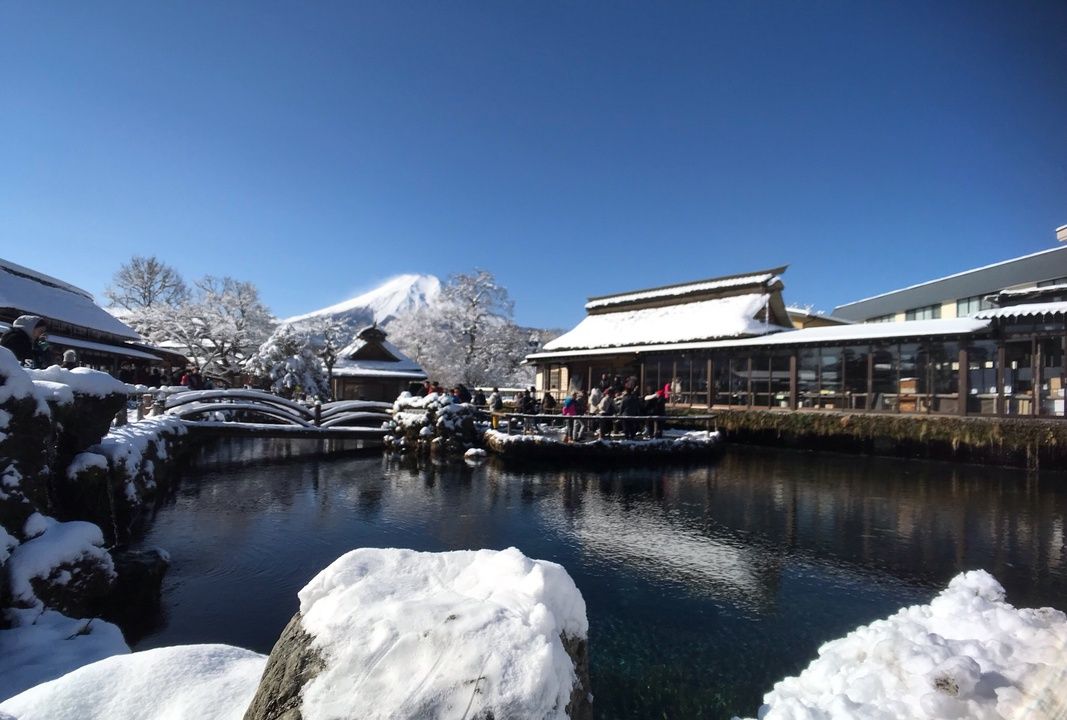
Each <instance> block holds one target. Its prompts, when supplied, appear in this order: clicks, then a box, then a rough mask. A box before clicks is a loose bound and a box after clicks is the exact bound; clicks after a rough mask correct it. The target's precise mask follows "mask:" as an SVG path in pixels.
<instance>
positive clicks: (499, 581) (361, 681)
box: [299, 548, 589, 720]
mask: <svg viewBox="0 0 1067 720" xmlns="http://www.w3.org/2000/svg"><path fill="white" fill-rule="evenodd" d="M299 596H300V613H301V616H302V620H301V623H302V625H303V628H304V629H305V630H306V631H307V632H308V633H309V634H310V635H311V636H312V638H313V642H312V646H313V647H314V648H315V649H316V650H318V652H319V653H320V654H321V655H322V656H323V658H324V660H325V665H326V666H325V669H324V670H323V671H322V672H321V673H320V674H319V675H318V676H316V677H315V678H314V679H313V680H311V681H310V682H309V683H308V684H307V685H306V686H305V687H304V690H303V707H302V708H301V712H302V716H303V718H304V719H305V720H320V719H325V718H337V717H348V716H349V714H350V712H351V710H352V708H360V711H361V717H366V718H393V717H405V718H417V717H446V716H447V717H460V716H462V715H464V711H465V709H466V710H467V711H468V713H467V715H466V716H467V717H479V716H480V712H481V711H483V710H487V709H491V710H492V712H493V716H495V717H499V718H528V719H535V718H564V717H566V715H565V712H564V711H565V707H566V705H567V703H568V701H569V699H570V694H571V689H572V686H573V684H574V683H575V681H576V674H575V670H574V665H573V663H572V661H571V659H570V657H569V656H568V654H567V651H566V650H565V648H564V646H563V642H562V641H561V639H560V636H561V635H566V636H567V637H568V638H576V639H577V638H585V637H586V635H587V632H588V627H589V626H588V622H587V620H586V614H585V601H584V600H583V599H582V596H581V593H579V592H578V589H577V587H576V586H575V585H574V581H573V580H571V578H570V576H569V575H568V574H567V571H566V570H564V569H563V567H561V566H560V565H557V564H555V563H551V562H545V561H542V560H531V559H529V558H527V557H525V556H524V555H523V554H522V553H521V552H519V551H518V550H516V549H515V548H509V549H508V550H503V551H499V552H498V551H492V550H479V551H458V552H445V553H420V552H414V551H411V550H396V549H385V550H379V549H360V550H354V551H352V552H350V553H348V554H346V555H343V556H342V557H340V558H339V559H337V560H336V561H334V563H333V564H331V565H330V566H329V567H327V568H326V569H325V570H323V571H322V572H321V573H319V574H318V575H317V576H316V577H315V578H314V579H313V580H312V581H311V582H310V583H308V584H307V586H306V587H304V589H303V590H301V591H300V594H299Z"/></svg>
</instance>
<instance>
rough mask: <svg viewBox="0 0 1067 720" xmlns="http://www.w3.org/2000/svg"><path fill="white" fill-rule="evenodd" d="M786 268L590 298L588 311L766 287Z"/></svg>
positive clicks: (586, 305) (587, 306)
mask: <svg viewBox="0 0 1067 720" xmlns="http://www.w3.org/2000/svg"><path fill="white" fill-rule="evenodd" d="M783 270H784V268H775V269H774V270H768V271H766V272H760V273H754V274H750V275H735V276H730V277H721V278H711V279H708V280H700V281H697V282H691V283H683V284H680V285H667V286H665V287H658V288H650V289H648V290H638V291H637V292H628V293H622V294H620V295H602V296H600V297H593V298H589V302H587V303H586V304H585V309H586V310H596V309H599V308H605V307H612V306H614V305H624V304H627V303H633V302H642V301H646V300H659V299H666V298H669V299H677V298H682V297H685V296H687V295H696V294H699V293H706V292H712V291H715V290H728V289H730V288H737V287H744V286H745V285H765V284H768V283H770V282H771V281H772V280H774V279H775V277H776V276H777V275H778V274H779V273H780V272H782V271H783Z"/></svg>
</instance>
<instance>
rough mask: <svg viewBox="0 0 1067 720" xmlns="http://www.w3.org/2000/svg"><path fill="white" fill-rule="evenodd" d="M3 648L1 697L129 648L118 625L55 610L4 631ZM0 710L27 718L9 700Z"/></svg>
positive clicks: (0, 633)
mask: <svg viewBox="0 0 1067 720" xmlns="http://www.w3.org/2000/svg"><path fill="white" fill-rule="evenodd" d="M0 647H2V648H3V652H0V700H3V699H6V698H9V697H11V696H12V695H15V694H16V693H20V692H22V691H23V690H26V689H27V688H31V687H33V686H35V685H38V684H39V683H43V682H47V681H49V680H53V679H55V678H57V677H60V676H62V675H65V674H66V673H68V672H70V671H71V670H74V669H75V668H79V667H81V666H82V665H86V664H88V663H93V662H96V661H97V660H101V659H103V658H106V657H110V656H112V655H117V654H120V653H128V652H129V651H130V648H129V647H127V645H126V642H125V641H124V640H123V639H122V631H121V630H119V629H118V627H116V626H115V625H112V624H111V623H109V622H104V621H103V620H75V619H73V618H69V617H67V616H66V615H63V614H61V613H58V612H56V611H54V610H47V611H45V612H44V613H40V614H37V615H35V616H34V617H33V619H32V621H30V622H27V623H25V624H23V625H21V626H18V627H15V628H13V629H11V630H0ZM0 710H4V711H6V712H8V713H14V714H15V715H16V717H19V718H20V720H23V719H24V718H25V717H28V716H27V715H23V714H22V712H21V711H16V710H15V709H14V708H11V707H9V706H8V703H3V704H2V705H0ZM34 717H37V716H34ZM41 717H50V716H48V715H43V716H41ZM51 717H56V716H51Z"/></svg>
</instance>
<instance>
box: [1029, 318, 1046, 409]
mask: <svg viewBox="0 0 1067 720" xmlns="http://www.w3.org/2000/svg"><path fill="white" fill-rule="evenodd" d="M1043 369H1044V368H1043V367H1042V359H1041V343H1039V342H1038V341H1037V336H1036V335H1035V336H1034V337H1032V338H1030V379H1031V381H1032V383H1031V387H1030V397H1031V398H1033V399H1032V400H1031V401H1030V414H1031V415H1032V416H1035V417H1036V416H1038V415H1040V414H1041V408H1040V407H1039V406H1038V405H1039V403H1040V402H1041V371H1042V370H1043Z"/></svg>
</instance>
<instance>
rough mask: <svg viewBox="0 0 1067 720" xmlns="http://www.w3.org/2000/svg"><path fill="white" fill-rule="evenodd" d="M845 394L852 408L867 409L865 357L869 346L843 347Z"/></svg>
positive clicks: (868, 354) (868, 351)
mask: <svg viewBox="0 0 1067 720" xmlns="http://www.w3.org/2000/svg"><path fill="white" fill-rule="evenodd" d="M843 352H844V363H845V395H846V397H847V398H848V406H849V407H850V408H851V409H853V410H867V409H868V402H869V398H868V397H867V358H868V357H869V356H870V348H869V347H868V346H866V345H858V346H853V347H846V348H844V351H843Z"/></svg>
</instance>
